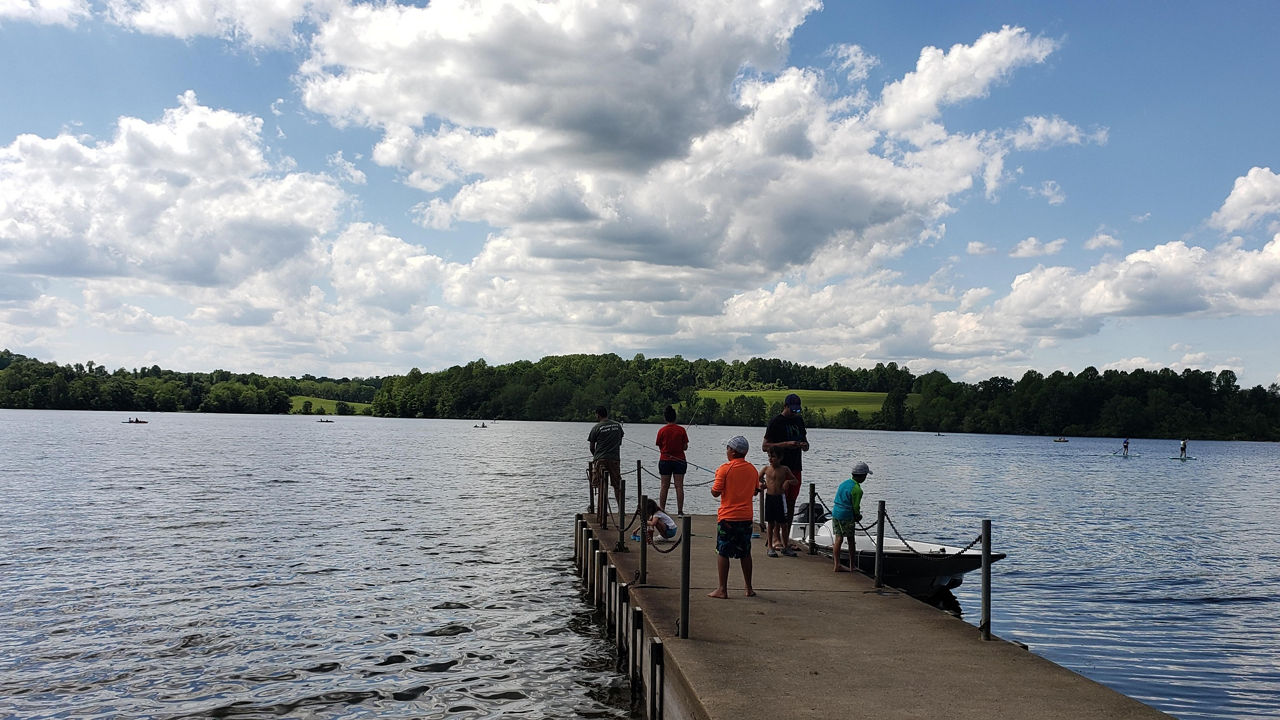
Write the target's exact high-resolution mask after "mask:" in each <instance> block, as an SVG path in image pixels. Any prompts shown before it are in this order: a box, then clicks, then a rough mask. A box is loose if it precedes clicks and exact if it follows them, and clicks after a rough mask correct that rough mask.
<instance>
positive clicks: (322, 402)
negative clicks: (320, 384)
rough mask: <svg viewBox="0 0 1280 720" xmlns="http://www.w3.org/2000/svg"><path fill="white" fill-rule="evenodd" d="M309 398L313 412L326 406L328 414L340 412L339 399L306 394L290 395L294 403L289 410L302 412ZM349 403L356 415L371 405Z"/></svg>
mask: <svg viewBox="0 0 1280 720" xmlns="http://www.w3.org/2000/svg"><path fill="white" fill-rule="evenodd" d="M308 400H310V401H311V412H312V413H313V414H317V413H318V411H319V410H320V408H324V412H325V414H326V415H337V414H338V408H337V405H338V401H337V400H326V399H324V398H318V397H307V396H306V395H292V396H290V397H289V402H291V403H292V406H291V407H290V408H289V412H294V413H300V412H302V403H304V402H306V401H308ZM347 404H348V405H350V406H351V411H352V412H353V413H355V414H356V415H359V414H360V413H361V412H364V409H365V408H367V407H369V403H356V402H353V403H347Z"/></svg>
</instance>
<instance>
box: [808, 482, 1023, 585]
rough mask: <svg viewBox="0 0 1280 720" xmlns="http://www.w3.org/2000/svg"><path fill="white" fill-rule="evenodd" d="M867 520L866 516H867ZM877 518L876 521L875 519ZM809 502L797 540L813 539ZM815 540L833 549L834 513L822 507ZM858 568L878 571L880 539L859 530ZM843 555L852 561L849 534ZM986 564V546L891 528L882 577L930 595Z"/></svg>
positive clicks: (993, 558)
mask: <svg viewBox="0 0 1280 720" xmlns="http://www.w3.org/2000/svg"><path fill="white" fill-rule="evenodd" d="M864 521H865V518H864ZM873 522H874V521H873ZM808 534H809V522H808V505H807V504H804V505H800V506H799V507H798V508H796V517H795V522H794V524H793V525H792V526H791V539H792V540H793V541H794V542H797V543H801V544H807V543H808V542H809V537H808ZM813 543H814V544H815V545H816V546H817V548H818V550H819V551H820V552H825V553H826V554H828V555H829V554H830V553H831V544H832V534H831V514H830V513H829V512H826V511H825V508H818V515H817V516H816V517H815V518H814V538H813ZM855 543H856V552H855V553H854V555H855V557H856V561H855V562H856V564H857V569H858V570H859V571H860V572H862V573H864V574H866V575H875V571H876V539H875V534H874V532H873V533H872V534H871V536H870V537H868V536H867V533H865V532H863V531H861V530H859V531H858V535H857V537H856V539H855ZM840 557H841V559H842V560H844V563H845V564H848V561H849V538H845V540H844V545H843V546H842V547H841V548H840ZM1002 558H1004V553H996V552H993V553H991V561H992V562H995V561H996V560H1000V559H1002ZM981 567H982V548H981V547H978V546H974V547H970V548H967V549H966V548H961V547H956V546H952V545H942V544H939V543H935V542H926V541H920V540H910V539H899V538H898V537H897V535H896V534H895V533H894V532H893V529H892V528H888V529H887V531H886V533H885V538H884V561H883V567H882V569H881V577H882V578H883V579H884V583H885V584H886V585H889V586H891V587H896V588H898V589H900V590H903V591H904V592H907V593H909V594H911V595H916V596H920V597H929V596H932V595H934V594H936V593H938V592H940V591H943V590H949V589H951V588H954V587H957V586H959V585H960V583H962V582H963V581H964V574H965V573H967V572H971V571H973V570H978V569H979V568H981Z"/></svg>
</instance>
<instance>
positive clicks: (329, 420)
mask: <svg viewBox="0 0 1280 720" xmlns="http://www.w3.org/2000/svg"><path fill="white" fill-rule="evenodd" d="M316 422H333V421H332V420H317V421H316Z"/></svg>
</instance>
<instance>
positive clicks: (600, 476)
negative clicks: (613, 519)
mask: <svg viewBox="0 0 1280 720" xmlns="http://www.w3.org/2000/svg"><path fill="white" fill-rule="evenodd" d="M596 495H597V496H598V497H597V498H596V508H597V509H598V510H599V512H598V513H597V514H596V516H597V518H599V522H600V529H601V530H608V529H609V479H608V478H607V477H605V473H603V472H600V470H599V464H597V468H596Z"/></svg>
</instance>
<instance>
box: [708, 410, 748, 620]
mask: <svg viewBox="0 0 1280 720" xmlns="http://www.w3.org/2000/svg"><path fill="white" fill-rule="evenodd" d="M724 445H725V450H724V453H725V458H726V459H727V460H728V462H726V463H725V464H723V465H721V466H720V467H719V468H717V469H716V479H715V482H713V483H712V484H711V496H712V497H717V498H720V509H719V510H717V511H716V552H717V553H718V554H719V555H720V557H718V558H716V561H717V565H716V570H717V572H718V576H719V577H718V579H719V585H718V586H717V587H716V589H715V591H714V592H710V593H707V597H713V598H727V597H729V560H730V558H738V559H739V560H740V561H741V563H742V581H743V584H745V585H746V587H747V592H746V595H747V597H753V596H754V595H755V594H756V591H755V590H754V589H752V587H751V526H752V524H753V523H754V522H755V502H754V499H755V496H756V493H757V492H759V490H760V484H759V481H758V480H759V475H758V474H757V473H756V468H755V466H754V465H752V464H751V463H749V462H747V461H746V460H745V459H744V458H746V456H747V450H749V449H750V446H749V445H748V443H747V439H746V438H744V437H742V436H741V435H735V436H734V437H732V438H729V440H728V441H727V442H726V443H725V444H724Z"/></svg>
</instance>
